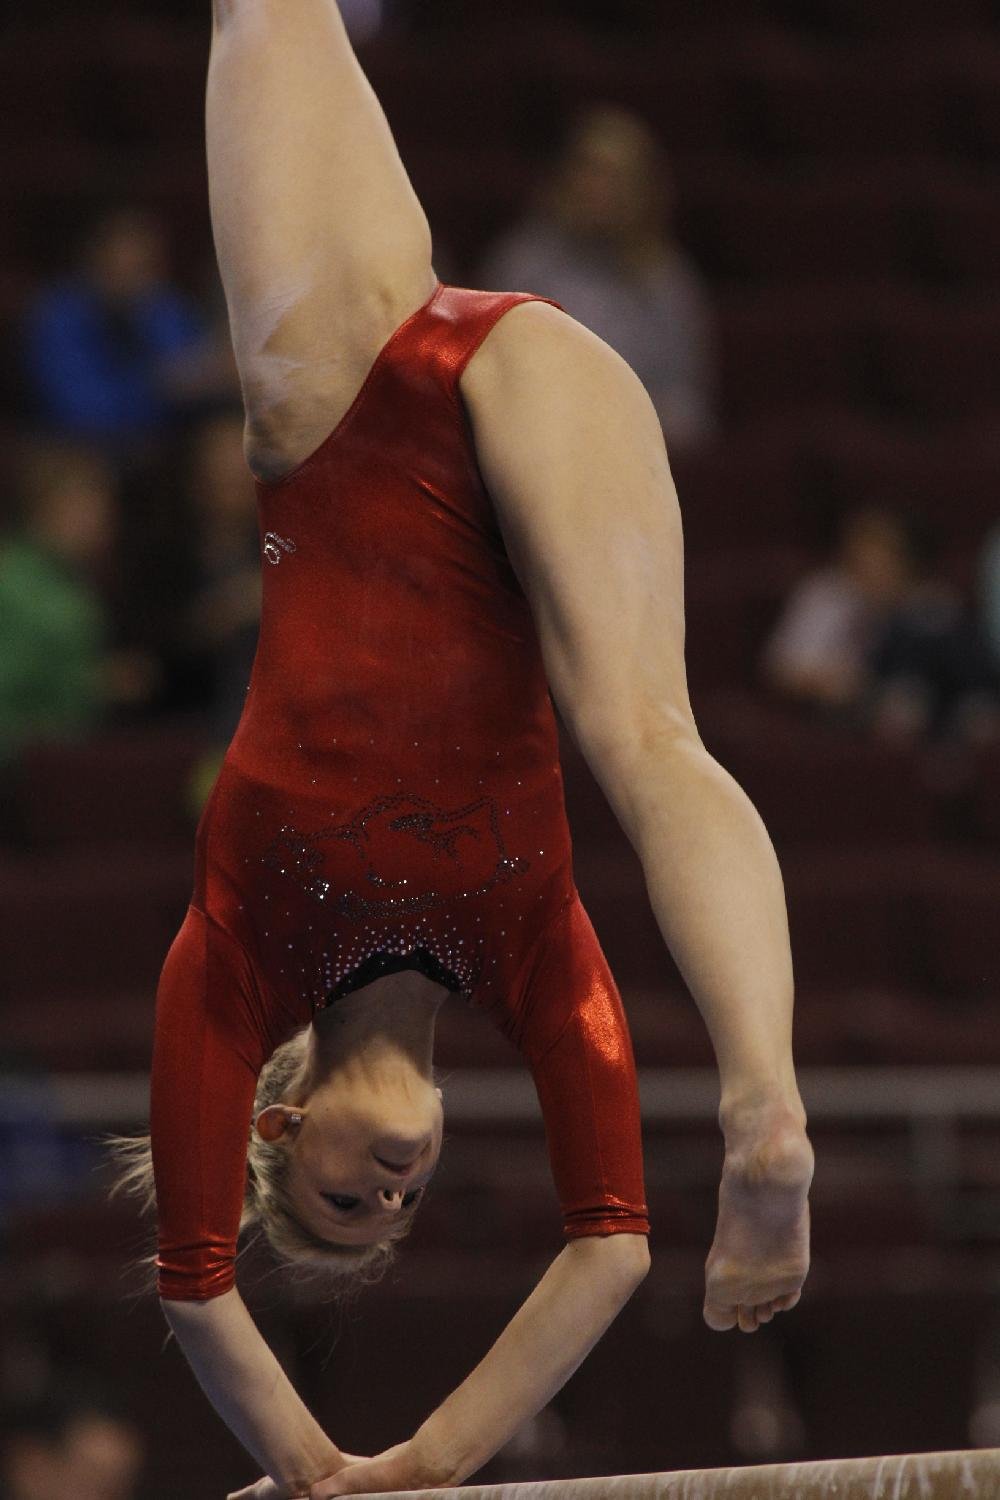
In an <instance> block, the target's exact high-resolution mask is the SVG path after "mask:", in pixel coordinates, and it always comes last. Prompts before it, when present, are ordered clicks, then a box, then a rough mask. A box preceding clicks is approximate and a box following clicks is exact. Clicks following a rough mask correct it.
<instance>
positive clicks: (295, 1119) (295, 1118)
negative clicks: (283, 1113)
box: [289, 1113, 302, 1125]
mask: <svg viewBox="0 0 1000 1500" xmlns="http://www.w3.org/2000/svg"><path fill="white" fill-rule="evenodd" d="M289 1118H290V1119H291V1122H292V1124H293V1125H301V1124H302V1116H301V1115H300V1114H298V1113H295V1114H292V1115H291V1116H290V1117H289Z"/></svg>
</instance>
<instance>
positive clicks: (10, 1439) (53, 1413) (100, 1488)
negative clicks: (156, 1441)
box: [0, 1391, 143, 1500]
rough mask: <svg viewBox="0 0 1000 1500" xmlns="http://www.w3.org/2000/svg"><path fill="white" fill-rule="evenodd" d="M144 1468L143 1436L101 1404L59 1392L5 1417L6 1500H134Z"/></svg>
mask: <svg viewBox="0 0 1000 1500" xmlns="http://www.w3.org/2000/svg"><path fill="white" fill-rule="evenodd" d="M142 1463H143V1442H142V1438H141V1436H140V1434H139V1432H138V1431H137V1430H136V1428H135V1427H134V1426H133V1424H132V1423H131V1422H129V1421H127V1420H126V1419H125V1418H123V1417H122V1416H120V1415H118V1414H117V1413H116V1412H114V1411H113V1410H112V1409H111V1408H110V1407H107V1406H105V1405H104V1404H103V1403H102V1402H101V1401H100V1400H98V1399H94V1398H88V1397H87V1396H85V1395H81V1394H78V1393H77V1392H75V1391H71V1392H64V1391H53V1392H51V1393H49V1394H47V1395H45V1396H42V1397H39V1398H37V1399H35V1400H33V1401H30V1402H27V1403H25V1404H24V1405H22V1406H21V1407H20V1408H15V1409H13V1410H11V1409H8V1410H6V1411H5V1413H4V1420H3V1449H2V1468H0V1500H55V1497H57V1496H60V1495H66V1496H72V1497H73V1500H133V1497H134V1496H136V1495H137V1494H138V1488H137V1486H138V1481H139V1475H140V1470H141V1468H142Z"/></svg>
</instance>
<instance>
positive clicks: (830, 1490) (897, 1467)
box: [372, 1448, 1000, 1500]
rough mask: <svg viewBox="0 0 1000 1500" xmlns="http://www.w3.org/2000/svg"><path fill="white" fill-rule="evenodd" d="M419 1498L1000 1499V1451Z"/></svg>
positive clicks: (681, 1473)
mask: <svg viewBox="0 0 1000 1500" xmlns="http://www.w3.org/2000/svg"><path fill="white" fill-rule="evenodd" d="M420 1496H423V1497H424V1500H431V1497H433V1500H717V1497H724V1500H1000V1448H980V1449H974V1450H972V1451H971V1452H968V1453H899V1454H894V1455H892V1456H891V1457H888V1458H839V1459H837V1458H834V1459H825V1460H823V1461H822V1462H817V1463H804V1464H764V1465H761V1466H756V1465H755V1466H754V1467H752V1468H740V1469H683V1470H677V1471H676V1472H674V1473H672V1474H619V1475H616V1476H615V1477H614V1478H610V1477H609V1478H607V1479H550V1480H542V1481H541V1482H538V1483H533V1484H487V1485H480V1486H479V1487H476V1486H471V1487H470V1486H466V1487H463V1488H459V1489H453V1490H410V1491H408V1493H407V1494H406V1495H405V1496H403V1495H401V1496H400V1497H399V1500H419V1497H420ZM372 1500H375V1497H374V1496H372ZM383 1500H384V1497H383Z"/></svg>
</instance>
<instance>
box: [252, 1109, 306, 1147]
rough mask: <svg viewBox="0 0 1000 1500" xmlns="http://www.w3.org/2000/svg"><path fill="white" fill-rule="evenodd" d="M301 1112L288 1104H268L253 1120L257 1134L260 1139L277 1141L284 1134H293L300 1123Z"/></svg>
mask: <svg viewBox="0 0 1000 1500" xmlns="http://www.w3.org/2000/svg"><path fill="white" fill-rule="evenodd" d="M302 1114H303V1111H302V1110H301V1109H293V1107H292V1106H291V1105H290V1104H269V1105H267V1107H266V1108H265V1109H262V1110H261V1111H260V1113H259V1114H258V1115H257V1118H256V1119H255V1120H254V1124H255V1125H256V1127H257V1134H258V1135H259V1136H260V1138H261V1140H262V1141H277V1140H280V1138H281V1137H282V1136H283V1135H285V1134H288V1135H289V1136H294V1135H295V1134H296V1133H297V1131H298V1128H299V1126H300V1125H301V1124H302Z"/></svg>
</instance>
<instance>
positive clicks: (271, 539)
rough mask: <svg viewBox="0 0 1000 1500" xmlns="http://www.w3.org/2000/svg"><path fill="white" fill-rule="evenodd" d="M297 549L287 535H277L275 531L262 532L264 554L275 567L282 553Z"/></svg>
mask: <svg viewBox="0 0 1000 1500" xmlns="http://www.w3.org/2000/svg"><path fill="white" fill-rule="evenodd" d="M297 551H298V548H297V547H296V545H295V543H294V542H293V541H291V540H289V538H288V537H286V536H279V535H278V533H277V532H276V531H266V532H265V533H264V556H265V557H266V558H267V560H268V562H269V563H273V564H274V566H275V567H277V566H278V564H279V563H280V561H281V558H282V555H283V553H285V552H297Z"/></svg>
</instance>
